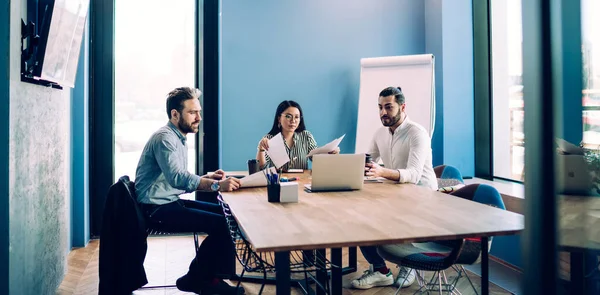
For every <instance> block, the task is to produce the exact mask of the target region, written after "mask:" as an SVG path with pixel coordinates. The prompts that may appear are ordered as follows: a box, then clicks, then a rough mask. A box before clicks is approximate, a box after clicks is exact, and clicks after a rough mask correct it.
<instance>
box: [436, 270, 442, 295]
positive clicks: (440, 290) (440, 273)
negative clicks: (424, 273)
mask: <svg viewBox="0 0 600 295" xmlns="http://www.w3.org/2000/svg"><path fill="white" fill-rule="evenodd" d="M437 276H438V286H439V288H440V289H439V292H440V295H442V272H441V271H438V272H437Z"/></svg>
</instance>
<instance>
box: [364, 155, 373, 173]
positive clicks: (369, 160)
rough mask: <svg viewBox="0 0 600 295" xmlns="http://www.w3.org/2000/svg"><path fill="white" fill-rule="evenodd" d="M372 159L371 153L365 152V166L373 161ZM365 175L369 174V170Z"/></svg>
mask: <svg viewBox="0 0 600 295" xmlns="http://www.w3.org/2000/svg"><path fill="white" fill-rule="evenodd" d="M372 161H373V158H372V157H371V155H369V154H365V168H366V167H367V164H369V163H371V162H372ZM365 175H367V171H365Z"/></svg>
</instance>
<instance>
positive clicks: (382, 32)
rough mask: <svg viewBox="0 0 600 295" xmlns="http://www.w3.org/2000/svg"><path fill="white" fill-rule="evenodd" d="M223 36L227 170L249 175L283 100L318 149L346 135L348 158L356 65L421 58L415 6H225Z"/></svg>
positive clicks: (419, 15) (421, 21)
mask: <svg viewBox="0 0 600 295" xmlns="http://www.w3.org/2000/svg"><path fill="white" fill-rule="evenodd" d="M221 28H222V39H221V40H222V49H223V50H222V55H221V58H222V117H221V118H222V122H221V123H222V124H221V126H222V129H221V136H222V155H223V157H222V165H221V166H222V167H223V169H225V170H245V169H247V165H246V161H247V160H248V159H250V158H254V157H255V155H256V146H257V144H258V141H259V140H260V138H261V137H262V136H263V135H264V134H265V133H267V131H268V130H269V129H270V127H271V124H272V121H273V116H274V114H275V108H276V107H277V105H278V104H279V103H280V102H281V101H282V100H284V99H292V100H296V101H298V102H299V103H300V105H301V106H302V108H303V110H304V113H305V114H304V116H305V121H306V124H307V128H308V129H309V130H310V131H311V132H312V133H313V134H314V136H315V138H316V140H317V143H318V144H320V145H322V144H325V143H327V142H329V141H330V140H332V139H334V138H336V137H339V136H340V135H342V134H344V133H345V134H346V137H345V139H344V141H343V142H342V144H341V146H340V148H341V150H342V152H343V153H351V152H353V151H354V144H355V134H356V117H357V113H358V90H359V82H360V77H359V74H360V59H361V58H363V57H376V56H390V55H407V54H421V53H425V13H424V3H423V2H422V1H414V0H401V1H399V0H386V1H362V0H352V1H344V0H329V1H317V0H310V1H293V2H288V1H224V2H223V7H222V27H221ZM374 103H375V102H374Z"/></svg>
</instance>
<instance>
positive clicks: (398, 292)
mask: <svg viewBox="0 0 600 295" xmlns="http://www.w3.org/2000/svg"><path fill="white" fill-rule="evenodd" d="M399 267H402V266H399ZM411 271H412V268H409V269H408V272H409V273H410V272H411ZM416 272H417V271H416V270H415V273H416ZM406 280H408V276H406V277H404V280H403V281H402V283H401V284H400V286H398V290H397V291H396V294H395V295H398V294H400V290H402V286H404V283H405V282H406Z"/></svg>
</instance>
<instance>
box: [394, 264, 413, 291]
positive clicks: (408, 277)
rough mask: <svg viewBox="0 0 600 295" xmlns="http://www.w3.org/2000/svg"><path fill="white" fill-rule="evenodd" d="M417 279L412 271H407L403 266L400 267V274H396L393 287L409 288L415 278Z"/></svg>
mask: <svg viewBox="0 0 600 295" xmlns="http://www.w3.org/2000/svg"><path fill="white" fill-rule="evenodd" d="M416 277H417V275H416V273H415V270H414V269H409V268H406V267H404V266H401V267H400V272H399V273H398V277H397V278H396V282H395V283H394V286H396V287H398V288H400V285H402V288H406V287H410V285H412V284H413V283H414V282H415V278H416Z"/></svg>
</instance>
